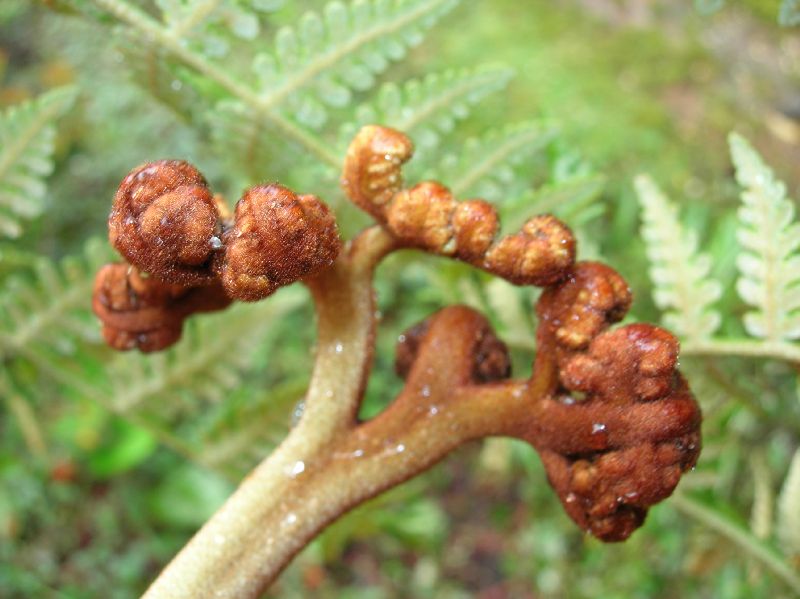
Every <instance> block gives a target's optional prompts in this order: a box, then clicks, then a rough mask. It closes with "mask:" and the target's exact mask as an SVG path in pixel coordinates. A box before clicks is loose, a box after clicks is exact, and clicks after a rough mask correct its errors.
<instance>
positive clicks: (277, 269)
mask: <svg viewBox="0 0 800 599" xmlns="http://www.w3.org/2000/svg"><path fill="white" fill-rule="evenodd" d="M225 245H226V251H225V258H224V262H223V265H222V271H221V272H222V276H221V280H222V284H223V286H224V287H225V291H226V292H227V293H228V295H230V296H231V297H233V298H235V299H238V300H242V301H254V300H259V299H262V298H264V297H266V296H268V295H270V294H272V293H274V292H275V290H276V289H278V288H279V287H281V286H283V285H288V284H289V283H293V282H295V281H297V280H299V279H302V278H303V277H307V276H311V275H313V274H315V273H317V272H319V271H320V270H322V269H324V268H326V267H328V266H330V265H331V264H332V263H333V261H334V260H335V259H336V256H337V255H338V254H339V250H340V247H341V242H340V240H339V236H338V233H337V228H336V221H335V219H334V217H333V214H332V213H331V212H330V210H329V209H328V207H327V206H326V205H325V204H323V203H322V202H321V201H320V200H319V199H317V198H316V197H314V196H311V195H303V196H298V195H296V194H295V193H294V192H292V191H291V190H290V189H288V188H286V187H283V186H282V185H278V184H271V185H261V186H257V187H253V188H251V189H249V190H247V191H246V192H245V194H244V196H242V199H241V200H239V203H238V204H237V205H236V215H235V223H234V226H233V228H232V229H230V230H229V231H228V232H227V234H226V236H225Z"/></svg>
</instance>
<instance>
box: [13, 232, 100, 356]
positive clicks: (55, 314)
mask: <svg viewBox="0 0 800 599" xmlns="http://www.w3.org/2000/svg"><path fill="white" fill-rule="evenodd" d="M110 256H111V251H110V249H109V248H108V244H106V243H105V242H103V241H101V240H98V239H94V240H90V241H89V242H88V243H87V244H86V248H85V250H84V258H82V259H80V260H76V259H74V258H67V259H65V260H64V261H63V262H62V263H61V264H60V265H59V266H58V267H55V266H53V264H52V263H51V261H50V260H48V259H45V258H42V259H41V260H40V261H38V262H37V264H36V266H35V267H34V271H33V276H34V280H33V281H30V280H27V279H25V280H23V279H21V278H18V279H16V280H15V281H13V282H12V284H11V285H9V286H8V288H7V290H6V291H5V292H4V293H3V294H2V295H0V352H2V353H4V354H5V355H7V356H8V355H15V354H16V353H18V352H19V351H20V350H21V349H22V348H26V347H30V346H32V345H33V344H38V343H42V342H46V343H47V344H48V345H51V346H52V345H58V340H59V339H62V340H63V339H66V338H69V337H79V338H83V339H93V338H95V337H96V336H97V325H96V324H95V323H94V322H93V321H88V322H87V317H88V314H89V300H88V299H87V298H89V297H91V294H92V286H93V285H94V275H95V272H96V270H97V269H98V268H99V267H100V266H101V265H102V264H103V263H104V262H105V261H107V259H108V258H110Z"/></svg>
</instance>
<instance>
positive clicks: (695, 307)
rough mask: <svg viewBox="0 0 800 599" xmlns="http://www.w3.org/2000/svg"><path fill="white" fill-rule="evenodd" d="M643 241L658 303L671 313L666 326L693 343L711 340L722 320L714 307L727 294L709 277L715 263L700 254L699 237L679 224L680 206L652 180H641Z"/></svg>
mask: <svg viewBox="0 0 800 599" xmlns="http://www.w3.org/2000/svg"><path fill="white" fill-rule="evenodd" d="M635 185H636V192H637V194H638V197H639V203H640V205H641V207H642V237H643V238H644V241H645V243H646V245H647V256H648V258H649V259H650V264H651V268H650V278H651V279H652V281H653V286H654V291H653V299H654V300H655V303H656V305H657V306H658V307H659V308H661V309H662V310H666V311H667V312H666V313H665V315H664V323H665V325H666V326H667V327H669V328H671V329H673V330H674V331H675V332H676V333H677V334H678V335H680V336H681V337H684V338H687V339H703V338H707V337H710V336H711V335H712V334H713V333H714V332H715V331H716V330H717V328H719V325H720V321H721V317H720V314H719V312H717V311H716V310H714V309H712V307H711V306H712V305H713V304H714V302H716V301H717V300H718V299H719V298H720V296H721V295H722V288H721V286H720V284H719V283H718V282H717V281H714V280H712V279H710V278H709V272H710V270H711V259H710V258H709V256H707V255H706V254H700V253H698V252H697V235H696V233H695V232H694V231H687V230H686V229H684V228H683V226H682V225H681V223H680V221H679V220H678V214H677V208H676V207H675V205H674V204H672V203H671V202H670V201H669V200H668V199H667V197H666V196H665V195H664V194H663V193H662V192H661V190H660V189H659V188H658V187H657V186H656V184H655V183H654V182H653V181H652V180H651V179H650V178H649V177H647V176H644V175H640V176H639V177H637V178H636V182H635Z"/></svg>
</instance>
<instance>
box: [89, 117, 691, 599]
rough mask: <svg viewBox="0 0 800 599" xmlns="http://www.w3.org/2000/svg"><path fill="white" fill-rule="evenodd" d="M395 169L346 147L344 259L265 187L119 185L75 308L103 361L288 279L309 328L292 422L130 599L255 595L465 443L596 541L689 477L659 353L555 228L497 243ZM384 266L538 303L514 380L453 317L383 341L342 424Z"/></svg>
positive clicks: (675, 398) (391, 136)
mask: <svg viewBox="0 0 800 599" xmlns="http://www.w3.org/2000/svg"><path fill="white" fill-rule="evenodd" d="M411 152H412V146H411V142H410V141H409V140H408V138H407V137H406V136H405V135H403V134H402V133H400V132H397V131H393V130H391V129H387V128H385V127H379V126H368V127H365V128H364V129H362V130H361V131H360V132H359V133H358V135H357V136H356V137H355V139H354V140H353V142H352V144H351V146H350V148H349V150H348V152H347V155H346V159H345V164H344V171H343V179H342V183H343V185H344V189H345V191H346V193H347V195H348V196H349V197H350V199H351V200H352V201H353V202H354V203H355V204H356V205H358V206H360V207H361V208H363V209H364V210H365V211H367V212H368V213H369V214H371V215H372V216H373V217H374V218H375V219H376V220H377V221H378V226H373V227H370V228H368V229H367V230H365V231H363V232H362V233H361V234H360V235H359V236H358V237H357V238H355V239H354V240H352V241H351V242H349V243H347V244H345V245H344V246H342V244H341V242H340V240H339V237H338V234H337V228H336V222H335V218H334V216H333V214H332V213H331V212H330V210H329V209H328V208H327V206H325V204H323V203H322V202H321V201H320V200H318V199H317V198H315V197H314V196H308V195H297V194H295V193H294V192H292V191H291V190H289V189H287V188H285V187H282V186H281V185H278V184H268V185H260V186H257V187H253V188H251V189H249V190H247V191H246V192H245V193H244V195H243V197H242V199H241V200H240V201H239V203H238V204H237V206H236V210H235V213H234V215H233V216H231V215H230V214H229V213H228V211H227V210H226V209H225V208H224V204H223V203H222V202H221V201H220V199H219V198H215V197H214V196H213V195H212V194H211V192H210V191H209V189H208V186H207V185H206V182H205V180H204V179H203V177H202V176H201V175H200V174H199V172H197V170H196V169H194V168H193V167H191V166H190V165H188V164H187V163H184V162H180V161H160V162H155V163H151V164H149V165H144V166H142V167H139V168H137V169H135V170H134V171H133V172H132V173H131V174H130V175H128V177H127V178H126V179H125V180H124V181H123V183H122V185H121V186H120V190H119V191H118V192H117V196H116V199H115V203H114V209H113V211H112V215H111V218H110V219H109V231H110V238H111V241H112V243H113V244H114V246H115V247H117V248H118V249H119V251H120V252H121V253H122V254H123V256H124V257H125V258H126V259H127V260H128V262H129V263H130V264H116V265H109V266H106V267H104V268H103V269H102V270H101V271H100V272H99V273H98V276H97V279H96V283H95V290H94V301H93V306H94V310H95V312H96V313H97V314H98V316H99V317H100V319H101V320H102V321H103V335H104V337H105V338H106V340H107V341H108V343H109V344H111V345H112V346H114V347H116V348H118V349H130V348H134V347H137V348H139V349H140V350H141V351H155V350H158V349H163V348H165V347H167V346H169V345H171V344H172V343H174V342H175V341H176V340H177V339H178V337H179V336H180V332H181V327H182V323H183V321H184V320H185V318H186V317H188V316H189V315H190V314H193V313H195V312H202V311H209V310H218V309H221V308H224V307H225V306H227V305H228V304H229V303H230V302H231V301H232V300H242V301H253V300H258V299H261V298H264V297H266V296H268V295H270V294H271V293H273V292H274V291H275V290H276V289H277V288H279V287H280V286H283V285H288V284H290V283H292V282H294V281H297V280H303V281H304V282H305V283H306V284H307V285H308V287H309V288H310V290H311V295H312V298H313V301H314V302H315V305H316V311H317V328H318V336H317V351H316V357H315V363H314V370H313V373H312V376H311V380H310V382H309V387H308V390H307V393H306V395H305V399H304V401H305V409H304V412H303V417H302V418H301V419H300V420H299V422H298V423H297V424H296V425H295V426H294V427H293V428H292V429H291V431H290V432H289V433H288V435H287V437H286V439H285V441H284V442H283V443H282V444H281V445H280V446H279V447H278V448H277V449H276V450H275V451H274V452H273V453H272V454H271V455H270V456H269V457H267V458H266V459H265V460H264V461H263V462H262V463H261V464H260V465H259V466H258V467H257V468H256V469H255V470H253V471H252V472H251V473H250V475H249V476H248V477H246V478H245V479H244V480H243V481H242V483H241V485H240V486H239V488H238V489H237V490H236V491H235V493H234V494H233V495H232V496H231V498H230V499H229V500H228V501H227V502H226V503H225V504H224V505H223V506H222V507H221V508H220V510H219V511H218V512H217V513H216V514H215V515H214V516H213V517H212V518H211V519H210V520H209V521H208V522H207V523H206V524H205V525H204V526H203V528H202V529H201V530H200V531H198V533H197V535H195V537H194V538H193V539H192V540H191V541H190V542H189V544H187V546H186V547H185V548H184V549H183V550H182V551H181V553H180V554H179V555H178V556H176V558H175V559H174V560H173V561H172V562H171V563H170V565H169V566H168V567H167V568H166V569H165V570H164V572H163V573H162V574H161V575H160V576H159V578H158V579H157V580H156V581H155V582H154V583H153V585H152V586H151V587H150V589H149V590H148V592H147V594H146V597H148V598H152V599H163V598H169V599H175V598H176V597H178V598H183V597H185V598H187V599H188V598H192V599H195V598H197V597H231V598H234V597H235V598H237V599H241V598H242V597H246V598H251V597H252V598H255V597H259V596H261V595H262V594H263V592H264V590H265V588H266V587H267V586H268V585H269V584H270V582H272V581H273V580H274V579H275V578H276V577H277V576H278V575H279V574H280V572H281V570H282V569H283V568H284V567H286V565H287V564H288V563H289V562H290V560H291V559H292V557H293V556H294V555H296V554H297V552H299V551H300V550H301V549H302V548H303V547H304V546H305V545H306V544H307V543H309V542H310V541H311V540H312V539H313V538H314V537H315V536H316V535H318V534H319V533H320V532H321V531H322V530H323V529H324V528H325V526H327V525H328V524H329V523H331V522H332V521H334V520H335V519H336V518H338V517H340V516H341V515H342V514H344V513H346V512H347V511H348V510H350V509H352V508H354V507H356V506H357V505H359V504H361V503H363V502H364V501H366V500H368V499H369V498H371V497H374V496H375V495H377V494H378V493H381V492H382V491H385V490H387V489H389V488H392V487H394V486H396V485H399V484H400V483H402V482H403V481H405V480H407V479H409V478H411V477H413V476H416V475H417V474H420V473H421V472H423V471H425V470H426V469H428V468H430V467H431V466H432V465H434V464H436V463H437V462H439V461H440V460H442V459H444V458H445V457H446V456H447V455H448V454H449V453H450V452H452V451H453V450H454V449H456V448H457V447H459V446H461V445H463V444H464V443H466V442H469V441H472V440H475V439H481V438H484V437H488V436H492V435H502V436H509V437H515V438H518V439H522V440H524V441H526V442H528V443H530V444H531V445H532V446H533V447H535V448H536V450H537V451H538V453H539V455H540V456H541V459H542V462H543V464H544V467H545V469H546V472H547V476H548V479H549V481H550V483H551V485H552V486H553V488H554V489H555V491H556V492H557V494H558V496H559V498H560V500H561V502H562V504H563V506H564V509H565V510H566V512H567V513H568V514H569V516H570V517H571V518H572V519H573V520H574V521H575V522H576V523H577V524H578V525H579V526H580V527H581V528H582V529H583V530H586V531H588V532H590V533H591V534H593V535H595V536H596V537H598V538H600V539H602V540H604V541H620V540H624V539H626V538H627V537H628V536H630V534H631V533H632V532H633V531H634V530H635V529H636V528H638V527H639V526H640V525H641V524H642V523H643V521H644V519H645V516H646V514H647V510H648V509H649V507H650V506H652V505H653V504H655V503H657V502H658V501H661V500H662V499H664V498H665V497H667V496H668V495H670V494H671V493H672V491H673V490H674V489H675V486H676V485H677V484H678V481H679V479H680V477H681V475H682V474H683V473H684V472H685V471H687V470H688V469H690V468H691V467H692V466H693V465H694V463H695V461H696V460H697V457H698V453H699V451H700V409H699V407H698V405H697V402H696V401H695V400H694V398H693V397H692V394H691V392H690V391H689V388H688V386H687V383H686V381H685V380H684V379H683V377H682V376H681V375H680V373H679V372H678V371H677V358H678V349H679V348H678V342H677V340H676V339H675V338H674V337H673V336H672V335H671V334H670V333H668V332H667V331H665V330H663V329H660V328H658V327H655V326H652V325H648V324H630V325H626V326H621V327H618V328H613V329H612V328H611V326H612V325H613V324H615V323H617V322H619V321H620V320H621V319H622V318H623V317H624V315H625V314H626V312H627V311H628V309H629V307H630V304H631V293H630V290H629V288H628V285H627V283H626V282H625V280H624V279H623V278H622V277H621V276H620V275H619V274H618V273H617V272H615V271H614V270H613V269H611V268H609V267H608V266H605V265H603V264H599V263H593V262H579V263H575V261H574V258H575V241H574V238H573V236H572V233H571V232H570V230H569V229H568V228H567V227H566V225H564V224H563V223H561V222H560V221H558V220H557V219H556V218H554V217H552V216H549V215H543V216H537V217H534V218H532V219H530V220H529V221H528V222H527V223H525V225H524V226H523V227H522V229H521V231H519V232H518V233H515V234H512V235H507V236H504V237H501V238H499V239H498V238H497V232H498V229H499V223H498V219H497V214H496V212H495V210H494V209H493V208H492V207H491V205H489V204H488V203H486V202H484V201H482V200H470V201H465V202H459V201H456V199H455V198H454V197H453V195H452V194H451V192H450V191H449V190H448V188H447V187H445V186H443V185H441V184H439V183H436V182H431V181H427V182H422V183H419V184H417V185H414V186H412V187H410V188H406V187H404V184H403V179H402V173H401V167H402V165H403V163H404V162H406V161H407V160H408V159H409V158H410V157H411ZM403 248H417V249H421V250H423V251H427V252H430V253H435V254H439V255H442V256H446V257H450V258H455V259H458V260H462V261H464V262H467V263H469V264H472V265H474V266H476V267H478V268H481V269H484V270H486V271H488V272H490V273H492V274H494V275H496V276H499V277H502V278H504V279H506V280H508V281H510V282H512V283H515V284H524V285H539V286H544V287H545V289H544V291H543V293H542V295H541V297H540V298H539V301H538V303H537V306H536V311H537V315H538V319H539V327H538V330H537V353H536V358H535V361H534V365H533V372H532V374H531V377H530V378H529V379H526V380H513V379H510V378H509V376H510V370H511V362H510V360H509V356H508V352H507V349H506V346H505V345H504V344H503V342H502V341H501V340H500V339H498V338H497V336H496V335H495V334H494V332H493V331H492V330H491V327H490V325H489V322H488V320H487V319H486V318H485V317H484V316H482V315H481V314H479V313H478V312H476V311H475V310H473V309H471V308H467V307H465V306H450V307H446V308H444V309H442V310H440V311H439V312H437V313H436V314H434V315H433V316H431V317H429V318H428V319H426V320H425V321H423V322H422V323H421V324H419V325H417V326H415V327H412V328H411V329H409V330H408V331H407V332H406V333H405V334H404V335H403V336H402V337H401V341H400V343H399V344H398V348H397V357H396V369H397V372H398V374H399V375H400V376H401V377H403V378H404V379H405V384H404V386H403V388H402V390H401V391H400V393H399V394H398V396H397V397H396V398H395V399H394V401H392V402H391V403H390V404H389V405H388V407H387V408H386V409H385V410H383V411H382V412H381V413H380V414H378V415H377V416H375V417H374V418H371V419H369V420H366V421H361V420H359V419H358V417H357V414H358V413H359V408H360V406H361V403H362V401H363V396H364V391H365V388H366V382H367V378H368V375H369V372H370V370H371V367H372V359H373V353H374V347H375V327H376V318H375V313H376V308H375V293H374V287H373V277H374V270H375V268H376V267H377V266H378V264H379V263H380V261H381V260H382V259H383V258H384V257H385V256H386V255H388V254H389V253H391V252H392V251H394V250H398V249H403ZM340 250H341V251H340ZM145 273H146V274H147V275H148V276H145ZM220 539H222V540H224V542H220Z"/></svg>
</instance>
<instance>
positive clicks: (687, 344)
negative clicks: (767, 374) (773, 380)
mask: <svg viewBox="0 0 800 599" xmlns="http://www.w3.org/2000/svg"><path fill="white" fill-rule="evenodd" d="M681 353H682V354H683V355H687V356H691V355H718V356H747V357H754V358H774V359H777V360H785V361H787V362H800V345H796V344H793V343H789V342H786V341H766V340H760V339H688V340H685V341H682V342H681Z"/></svg>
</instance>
